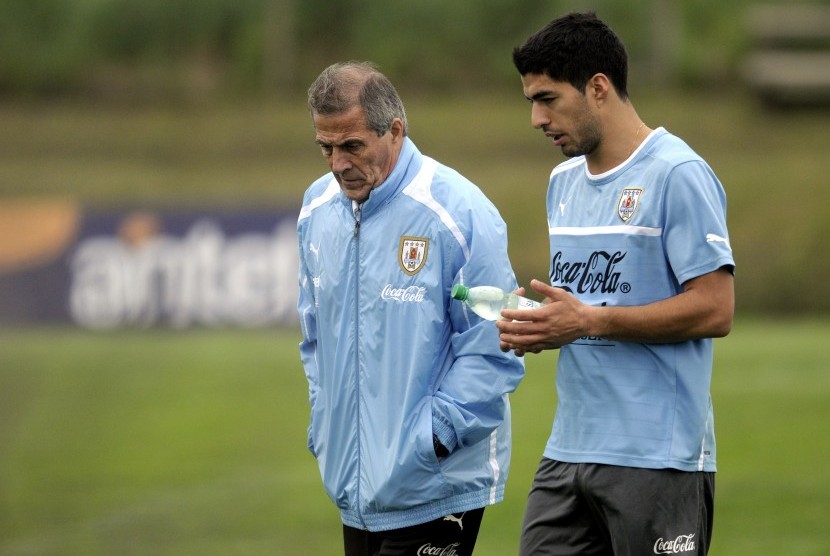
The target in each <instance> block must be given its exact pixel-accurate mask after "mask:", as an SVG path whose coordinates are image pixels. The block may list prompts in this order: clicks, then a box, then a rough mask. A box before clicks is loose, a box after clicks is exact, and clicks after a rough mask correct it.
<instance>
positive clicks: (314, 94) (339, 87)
mask: <svg viewBox="0 0 830 556" xmlns="http://www.w3.org/2000/svg"><path fill="white" fill-rule="evenodd" d="M356 105H360V107H361V108H362V109H363V113H364V114H365V116H366V125H367V126H368V128H369V129H371V130H372V131H374V132H375V133H377V134H378V136H381V135H383V134H385V133H386V132H387V131H389V129H390V128H391V127H392V120H394V119H395V118H400V120H401V122H403V134H404V135H406V134H407V133H408V131H409V129H408V125H407V123H406V111H405V110H404V107H403V101H401V97H400V96H398V91H396V90H395V87H394V86H393V85H392V83H391V82H390V81H389V79H388V78H387V77H386V76H385V75H383V74H382V73H381V72H380V70H378V68H377V66H375V65H374V64H372V63H371V62H339V63H336V64H332V65H330V66H329V67H327V68H326V69H324V70H323V71H322V73H320V75H319V76H317V79H315V80H314V83H312V84H311V87H309V89H308V108H309V110H310V111H311V114H312V116H314V115H316V114H319V115H322V116H331V115H336V114H342V113H343V112H346V111H348V110H349V109H351V108H353V107H354V106H356Z"/></svg>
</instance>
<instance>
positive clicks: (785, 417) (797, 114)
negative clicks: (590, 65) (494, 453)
mask: <svg viewBox="0 0 830 556" xmlns="http://www.w3.org/2000/svg"><path fill="white" fill-rule="evenodd" d="M805 3H806V2H788V3H786V5H788V6H789V5H797V4H805ZM759 4H760V3H759V2H752V1H749V0H737V1H734V2H722V1H718V2H716V1H713V0H678V1H676V2H666V1H661V0H630V1H628V2H616V1H611V0H607V1H549V0H548V1H544V0H510V1H508V0H454V1H453V2H438V1H435V0H423V1H420V2H408V3H396V2H372V1H366V0H341V1H339V2H329V1H324V0H305V1H303V2H300V1H299V0H294V1H290V0H166V1H163V0H144V1H143V2H136V1H134V0H34V1H33V0H3V1H2V2H0V130H2V133H0V204H2V203H3V202H4V200H6V199H11V198H17V197H36V198H46V199H48V198H53V197H60V198H68V199H71V200H75V201H78V202H80V203H81V204H82V205H83V206H95V207H170V206H175V207H179V206H188V207H199V206H205V207H209V208H214V207H217V206H218V207H231V206H232V207H241V208H244V207H249V206H256V207H260V208H261V207H271V208H273V210H274V211H275V212H284V211H286V210H288V211H291V210H298V207H299V203H300V199H301V195H302V192H303V190H304V189H305V187H306V185H307V184H309V183H310V182H311V181H312V180H313V179H314V178H316V177H317V176H319V175H321V174H322V173H324V172H325V171H326V170H327V168H326V167H325V165H324V163H323V160H322V159H321V157H320V155H319V153H318V149H317V147H316V145H314V142H313V130H312V127H311V122H310V119H309V117H308V114H307V112H306V108H305V98H304V90H305V88H306V87H307V85H308V83H310V81H311V80H312V79H313V78H314V76H316V74H317V73H318V72H319V71H320V70H321V69H322V68H323V67H325V66H326V65H328V64H329V63H332V62H334V61H338V60H343V59H369V60H373V61H375V62H377V63H379V64H380V66H381V68H382V69H383V70H384V71H385V72H386V73H387V74H388V75H389V76H390V77H391V78H392V80H393V82H395V84H396V85H397V86H398V89H399V91H400V93H401V95H402V97H403V99H404V102H405V103H406V107H407V112H408V116H409V119H410V124H411V136H412V138H413V139H414V140H415V142H416V143H417V144H418V146H419V147H420V148H421V150H422V151H423V152H424V153H426V154H429V155H431V156H434V157H436V158H438V159H439V160H441V161H442V162H444V163H446V164H449V165H450V166H453V167H455V168H456V169H458V170H459V171H461V172H462V173H464V174H465V175H467V176H468V177H470V178H471V179H472V180H473V181H475V182H476V183H478V184H479V185H480V186H481V188H482V189H483V190H484V191H485V192H486V193H487V195H488V196H490V198H491V199H492V200H493V201H494V202H495V204H496V205H497V206H498V208H499V209H500V211H501V212H502V215H503V216H504V218H505V220H506V221H507V224H508V228H509V232H510V256H511V259H512V261H513V263H514V266H515V270H516V273H517V276H518V278H519V281H520V283H522V284H527V282H528V281H529V280H530V278H532V277H540V278H544V277H545V276H546V275H547V266H548V245H547V231H546V230H547V225H546V222H545V208H544V192H545V188H546V184H547V176H548V174H549V172H550V169H551V168H552V167H553V165H555V164H556V163H558V162H559V161H561V160H562V157H561V155H560V154H559V153H558V152H557V151H556V150H554V149H552V148H551V146H550V144H549V143H548V142H547V141H545V140H544V138H543V137H542V135H541V134H540V133H539V132H537V131H535V130H533V129H531V127H530V113H529V107H528V105H527V103H526V101H525V100H524V98H523V96H522V94H521V89H520V86H519V81H518V76H516V75H515V72H514V70H513V68H512V64H511V62H510V51H511V49H512V47H513V46H515V45H517V44H519V43H520V42H522V41H523V40H524V39H525V38H526V37H527V36H528V35H529V34H530V33H532V32H533V31H535V30H537V29H538V28H540V27H541V26H542V25H544V24H545V23H546V22H547V21H548V20H549V19H551V18H552V17H554V16H556V15H559V14H561V13H564V12H566V11H569V10H571V9H594V10H596V11H597V12H598V14H599V15H600V16H601V17H603V18H604V19H606V20H607V21H609V22H610V23H611V25H612V26H613V27H614V28H615V29H616V30H617V31H618V33H619V34H620V35H621V36H622V38H623V40H624V41H625V42H626V45H627V46H628V49H629V52H630V55H631V57H632V68H631V86H630V89H631V94H632V99H633V101H634V103H635V106H636V107H637V108H638V111H639V112H640V115H641V116H642V117H643V119H644V120H645V122H646V123H647V124H648V125H650V126H651V127H655V126H660V125H662V126H665V127H666V128H667V129H668V130H669V131H671V132H673V133H675V134H677V135H679V136H681V137H682V138H684V139H685V140H686V141H687V142H688V143H689V144H690V145H691V146H692V147H693V148H695V149H696V150H697V151H698V152H699V153H700V154H701V155H702V156H703V157H704V158H705V159H706V160H707V161H708V162H709V163H710V165H711V166H712V167H713V169H714V170H715V172H716V173H717V174H718V176H719V177H720V179H721V181H722V182H723V184H724V187H725V189H726V192H727V195H728V198H729V205H728V220H729V227H730V232H731V242H732V246H733V249H734V252H735V258H736V260H737V264H738V271H737V279H736V291H737V304H738V318H737V321H736V325H735V329H734V331H733V333H732V334H731V335H730V336H729V337H727V338H725V339H722V340H718V341H717V343H716V362H715V364H716V368H715V373H714V384H713V396H714V398H715V404H716V417H717V433H718V440H719V450H718V452H719V463H720V473H719V476H718V500H717V504H718V506H717V511H716V528H715V544H714V547H713V551H712V553H714V554H725V555H732V554H760V555H766V554H769V555H776V556H778V555H781V554H788V555H789V554H794V555H823V554H827V553H828V552H830V536H828V533H827V532H826V527H824V524H823V521H822V518H823V516H826V515H828V510H830V507H828V502H827V500H830V477H828V473H827V471H826V469H825V468H826V464H825V460H826V456H827V455H828V454H829V453H830V434H828V433H830V430H828V422H830V419H828V417H830V410H828V409H827V408H828V402H830V382H828V377H829V376H830V358H828V357H827V355H826V352H825V351H824V350H823V342H824V341H826V338H827V337H828V334H830V320H828V319H827V314H828V311H830V296H828V295H827V289H826V282H827V277H828V276H830V256H828V255H830V253H828V249H827V248H826V246H825V243H826V238H828V237H830V203H828V201H830V192H828V187H827V180H828V178H827V176H828V175H830V161H828V157H827V156H826V153H825V152H824V151H825V144H826V139H827V138H828V123H830V111H829V110H828V109H827V108H826V107H822V106H809V107H787V108H784V107H780V106H770V105H768V104H767V103H766V102H764V100H763V99H761V98H759V97H758V96H757V95H756V94H754V91H753V90H751V89H750V88H749V87H748V86H747V84H746V81H747V80H746V75H745V71H746V68H745V61H746V59H747V57H748V56H749V55H750V54H751V52H752V50H753V49H754V48H755V44H754V43H753V38H752V33H751V26H750V24H749V22H750V21H751V17H750V15H751V12H752V10H753V9H754V8H755V7H757V6H758V5H759ZM814 4H815V2H814ZM820 4H821V5H824V6H827V3H826V2H823V3H820ZM298 340H299V335H298V332H297V331H296V330H294V329H290V328H288V329H267V330H254V331H252V330H247V331H242V330H191V331H171V330H165V329H157V330H142V331H120V332H110V333H91V332H88V331H82V330H78V329H72V328H54V327H44V328H31V329H23V330H21V329H11V328H5V329H3V328H0V555H3V556H6V555H14V556H18V555H76V554H94V555H97V554H100V555H109V554H171V555H191V554H200V555H205V554H217V555H219V554H222V555H228V554H240V555H243V554H245V555H254V554H337V553H339V551H340V533H339V525H338V520H337V515H336V511H335V509H334V507H333V505H332V504H331V503H330V502H329V501H328V500H327V499H326V498H325V496H324V494H323V492H322V488H321V486H320V484H319V477H318V475H317V470H316V466H315V464H314V462H313V459H312V458H311V456H310V455H309V454H308V453H307V451H306V448H305V431H306V424H307V402H306V399H305V398H306V387H305V380H304V377H303V375H302V368H301V366H300V364H299V354H298V351H297V347H296V345H297V342H298ZM555 356H556V355H555V354H544V355H542V356H539V357H535V358H529V361H528V376H527V379H526V380H525V382H524V383H523V384H522V385H521V386H520V388H519V390H518V391H517V392H516V394H514V396H513V398H512V399H513V407H514V430H515V434H514V438H515V451H514V458H513V470H512V472H511V479H510V483H509V485H508V494H507V500H506V501H505V503H503V504H501V505H499V506H497V507H495V508H493V509H491V510H490V511H488V513H487V515H486V517H485V524H484V527H483V529H482V535H481V541H480V544H479V550H478V554H479V555H480V556H487V555H496V554H512V553H515V547H516V546H517V542H518V527H519V523H520V521H521V515H522V511H523V504H524V496H525V494H526V492H527V487H528V485H529V484H530V479H531V476H532V473H533V470H534V469H535V466H536V463H537V462H538V459H539V457H540V454H541V450H542V448H543V445H544V441H545V439H546V437H547V433H548V430H549V427H550V422H551V418H552V414H553V408H554V405H555V398H554V392H553V380H554V372H553V364H554V360H555Z"/></svg>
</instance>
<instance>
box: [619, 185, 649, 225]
mask: <svg viewBox="0 0 830 556" xmlns="http://www.w3.org/2000/svg"><path fill="white" fill-rule="evenodd" d="M642 194H643V188H641V187H626V188H625V189H623V190H622V193H621V194H620V201H619V203H617V215H618V216H619V217H620V218H621V219H622V221H623V222H628V221H629V220H631V217H632V216H634V213H635V212H637V207H639V206H640V197H641V196H642Z"/></svg>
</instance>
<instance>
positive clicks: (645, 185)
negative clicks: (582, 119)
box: [545, 128, 735, 471]
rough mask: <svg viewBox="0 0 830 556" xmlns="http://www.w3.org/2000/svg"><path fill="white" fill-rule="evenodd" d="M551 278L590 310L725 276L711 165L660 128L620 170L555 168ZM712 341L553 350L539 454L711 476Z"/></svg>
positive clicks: (580, 160) (595, 343) (728, 258)
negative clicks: (552, 408) (551, 399)
mask: <svg viewBox="0 0 830 556" xmlns="http://www.w3.org/2000/svg"><path fill="white" fill-rule="evenodd" d="M547 211H548V225H549V228H550V230H549V231H550V251H551V267H550V280H551V284H552V285H554V286H558V287H562V288H565V289H567V290H568V291H570V292H571V293H573V294H574V295H575V296H577V297H578V298H579V299H580V300H581V301H582V302H584V303H587V304H589V305H595V306H596V305H609V306H631V305H643V304H647V303H650V302H654V301H658V300H661V299H665V298H668V297H671V296H674V295H677V294H679V293H680V292H681V291H682V284H683V283H684V282H686V281H687V280H689V279H691V278H695V277H697V276H701V275H703V274H706V273H708V272H712V271H714V270H717V269H718V268H720V267H723V266H728V267H734V264H735V263H734V260H733V258H732V250H731V248H730V245H729V240H728V237H729V236H728V232H727V228H726V196H725V194H724V191H723V187H722V186H721V184H720V182H719V181H718V179H717V177H716V176H715V175H714V173H713V172H712V170H711V169H710V168H709V166H708V165H707V164H706V163H705V162H704V161H703V159H701V158H700V157H699V156H698V155H697V154H696V153H695V152H694V151H692V150H691V149H690V148H689V146H688V145H686V144H685V143H684V142H683V141H682V140H680V139H679V138H677V137H675V136H673V135H671V134H670V133H668V132H667V131H666V130H665V129H663V128H658V129H656V130H655V131H653V132H652V133H651V134H650V135H649V137H648V138H647V139H646V141H644V142H643V144H642V145H641V146H640V147H639V148H638V149H637V150H636V151H635V152H634V153H633V154H632V155H631V156H630V157H629V158H628V159H627V160H626V161H625V162H623V163H622V164H621V165H619V166H618V167H616V168H614V169H612V170H610V171H608V172H606V173H604V174H601V175H590V174H589V173H588V170H587V166H586V163H585V158H584V157H577V158H573V159H570V160H568V161H567V162H564V163H562V164H560V165H559V166H557V167H556V168H554V170H553V172H552V173H551V177H550V185H549V188H548V195H547ZM712 344H713V341H712V340H711V339H704V340H696V341H687V342H680V343H674V344H639V343H632V342H620V341H612V340H607V339H604V338H581V339H578V340H576V341H575V342H573V343H572V344H569V345H567V346H565V347H563V348H562V349H561V352H560V355H559V362H558V371H557V379H556V383H557V392H558V405H557V410H556V417H555V419H554V423H553V431H552V433H551V436H550V439H549V440H548V443H547V446H546V448H545V456H546V457H548V458H551V459H556V460H560V461H566V462H573V463H583V462H592V463H605V464H611V465H623V466H631V467H643V468H675V469H681V470H685V471H694V470H705V471H715V467H716V464H715V436H714V421H713V414H712V402H711V398H710V395H709V385H710V381H711V376H712Z"/></svg>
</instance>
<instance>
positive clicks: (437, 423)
mask: <svg viewBox="0 0 830 556" xmlns="http://www.w3.org/2000/svg"><path fill="white" fill-rule="evenodd" d="M432 435H433V437H437V438H438V441H439V442H440V443H441V445H443V446H444V447H445V448H446V449H447V451H448V452H449V453H452V452H453V450H455V448H456V447H457V446H458V441H457V440H456V438H455V431H454V430H453V429H452V427H451V426H449V425H448V424H447V423H444V422H443V421H441V420H440V419H435V418H433V419H432Z"/></svg>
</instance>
